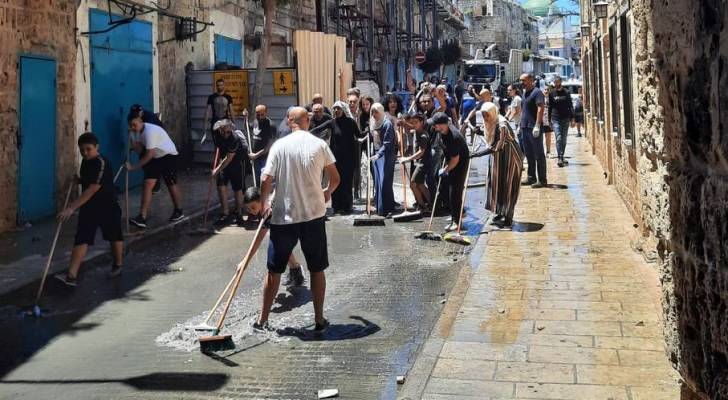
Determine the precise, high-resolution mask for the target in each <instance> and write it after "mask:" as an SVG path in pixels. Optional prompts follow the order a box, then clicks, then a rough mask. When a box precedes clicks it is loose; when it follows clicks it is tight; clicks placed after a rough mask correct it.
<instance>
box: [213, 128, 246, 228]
mask: <svg viewBox="0 0 728 400" xmlns="http://www.w3.org/2000/svg"><path fill="white" fill-rule="evenodd" d="M213 128H214V134H215V135H217V137H218V141H217V144H216V146H217V147H218V148H219V149H220V155H221V157H223V160H222V161H221V162H220V164H219V165H218V166H217V168H215V170H214V171H212V175H213V176H215V175H217V193H218V195H219V197H220V207H221V208H222V215H220V217H219V218H218V220H217V223H218V224H225V223H227V222H228V221H229V219H230V213H229V210H228V201H227V184H228V183H230V186H232V188H233V193H234V194H235V204H236V206H237V207H236V208H237V210H236V215H235V223H237V224H238V225H242V224H243V222H244V221H243V211H242V210H243V186H244V184H243V177H244V173H243V166H244V165H245V163H246V162H247V161H248V159H247V158H248V141H247V140H245V137H244V136H243V133H242V132H240V131H236V132H233V129H234V125H233V124H232V122H231V121H230V120H227V119H223V120H220V121H217V122H216V123H215V126H214V127H213Z"/></svg>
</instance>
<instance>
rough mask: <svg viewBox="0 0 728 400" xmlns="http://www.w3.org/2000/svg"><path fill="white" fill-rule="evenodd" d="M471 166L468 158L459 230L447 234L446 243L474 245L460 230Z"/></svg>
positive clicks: (471, 162) (473, 146) (471, 163)
mask: <svg viewBox="0 0 728 400" xmlns="http://www.w3.org/2000/svg"><path fill="white" fill-rule="evenodd" d="M473 149H475V137H473V142H472V144H471V149H470V150H471V152H472V150H473ZM471 165H473V160H472V159H471V158H470V157H468V168H467V170H466V172H465V184H464V185H463V196H462V202H461V203H460V214H458V215H459V216H460V218H459V219H458V230H457V231H456V232H455V233H453V232H448V233H446V234H445V241H446V242H450V243H455V244H461V245H463V246H470V245H471V244H472V243H473V241H472V240H471V239H470V238H469V237H467V236H465V235H462V234H461V233H460V229H461V228H462V225H463V211H464V210H465V199H466V196H467V194H468V179H469V178H470V166H471Z"/></svg>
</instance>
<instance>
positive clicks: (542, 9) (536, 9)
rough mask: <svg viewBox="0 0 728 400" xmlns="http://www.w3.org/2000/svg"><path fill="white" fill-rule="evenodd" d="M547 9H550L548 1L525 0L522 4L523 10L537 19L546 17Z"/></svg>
mask: <svg viewBox="0 0 728 400" xmlns="http://www.w3.org/2000/svg"><path fill="white" fill-rule="evenodd" d="M549 7H551V1H550V0H526V1H525V2H523V8H524V9H525V10H527V11H530V12H531V13H532V14H533V15H535V16H537V17H546V16H548V14H549Z"/></svg>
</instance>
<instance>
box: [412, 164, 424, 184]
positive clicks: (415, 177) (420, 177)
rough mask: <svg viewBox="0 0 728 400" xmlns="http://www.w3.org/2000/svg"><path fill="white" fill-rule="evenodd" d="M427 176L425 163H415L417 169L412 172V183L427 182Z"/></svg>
mask: <svg viewBox="0 0 728 400" xmlns="http://www.w3.org/2000/svg"><path fill="white" fill-rule="evenodd" d="M426 177H427V167H425V164H422V163H417V164H415V171H414V172H413V173H412V178H411V179H410V181H411V182H412V183H416V184H418V185H419V184H423V183H425V178H426Z"/></svg>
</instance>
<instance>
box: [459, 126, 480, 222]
mask: <svg viewBox="0 0 728 400" xmlns="http://www.w3.org/2000/svg"><path fill="white" fill-rule="evenodd" d="M477 138H478V137H477V135H476V136H473V142H472V143H471V144H470V146H471V147H470V152H471V153H472V152H473V151H474V150H475V140H476V139H477ZM472 164H473V160H472V159H471V158H470V154H468V170H467V172H465V185H464V186H463V197H462V201H461V202H460V217H459V218H458V235H459V234H460V228H461V227H462V226H463V210H465V199H466V195H467V193H468V179H470V166H471V165H472Z"/></svg>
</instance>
